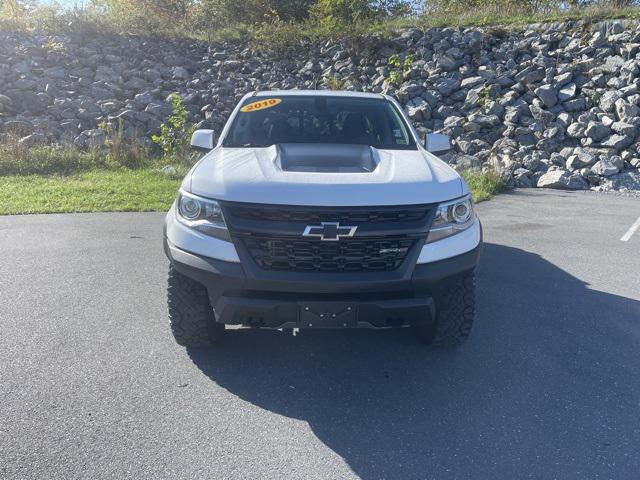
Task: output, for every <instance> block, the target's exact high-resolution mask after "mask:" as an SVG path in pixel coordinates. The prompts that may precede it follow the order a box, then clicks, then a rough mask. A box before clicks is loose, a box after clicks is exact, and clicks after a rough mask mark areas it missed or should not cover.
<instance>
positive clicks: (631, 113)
mask: <svg viewBox="0 0 640 480" xmlns="http://www.w3.org/2000/svg"><path fill="white" fill-rule="evenodd" d="M615 109H616V116H617V117H618V120H620V121H623V122H625V121H629V120H631V119H633V118H636V117H640V108H638V107H637V106H636V105H633V104H631V103H629V102H627V101H626V100H624V99H622V98H619V99H618V100H616V102H615Z"/></svg>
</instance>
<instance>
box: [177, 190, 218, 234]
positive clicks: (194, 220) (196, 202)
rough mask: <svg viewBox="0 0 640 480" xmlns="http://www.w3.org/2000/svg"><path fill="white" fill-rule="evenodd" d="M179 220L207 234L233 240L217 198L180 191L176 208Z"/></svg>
mask: <svg viewBox="0 0 640 480" xmlns="http://www.w3.org/2000/svg"><path fill="white" fill-rule="evenodd" d="M176 217H177V218H178V221H179V222H180V223H182V224H184V225H186V226H187V227H190V228H193V229H194V230H198V231H199V232H202V233H204V234H206V235H210V236H212V237H216V238H219V239H221V240H226V241H231V238H230V237H229V230H227V224H226V223H225V221H224V217H223V215H222V209H221V208H220V205H219V204H218V202H216V201H215V200H209V199H207V198H201V197H197V196H195V195H192V194H190V193H186V192H183V191H182V190H181V191H180V194H179V195H178V205H177V208H176Z"/></svg>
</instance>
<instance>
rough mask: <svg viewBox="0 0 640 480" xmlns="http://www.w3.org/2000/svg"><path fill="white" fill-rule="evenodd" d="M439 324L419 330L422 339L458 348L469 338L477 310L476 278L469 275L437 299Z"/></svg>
mask: <svg viewBox="0 0 640 480" xmlns="http://www.w3.org/2000/svg"><path fill="white" fill-rule="evenodd" d="M435 297H436V298H435V301H436V321H435V322H432V323H430V324H426V325H420V326H417V327H416V333H417V335H418V337H419V338H420V339H421V340H422V341H423V342H424V343H426V344H428V345H432V346H434V347H442V348H454V347H457V346H459V345H462V344H463V343H464V341H465V340H466V339H467V337H469V333H470V332H471V326H472V325H473V317H474V314H475V309H476V278H475V273H474V272H473V271H471V272H468V273H465V274H463V275H461V276H459V277H458V278H456V279H455V280H454V281H452V282H451V283H450V284H448V286H446V287H444V288H443V289H442V290H441V291H440V292H439V293H438V294H437V295H436V296H435Z"/></svg>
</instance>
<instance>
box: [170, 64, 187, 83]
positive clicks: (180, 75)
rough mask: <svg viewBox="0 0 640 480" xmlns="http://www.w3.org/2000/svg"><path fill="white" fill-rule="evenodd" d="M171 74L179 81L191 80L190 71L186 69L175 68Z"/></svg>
mask: <svg viewBox="0 0 640 480" xmlns="http://www.w3.org/2000/svg"><path fill="white" fill-rule="evenodd" d="M171 73H172V74H173V78H175V79H177V80H189V79H190V78H191V75H189V71H188V70H187V69H186V68H184V67H173V68H172V69H171Z"/></svg>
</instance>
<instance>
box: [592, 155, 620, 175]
mask: <svg viewBox="0 0 640 480" xmlns="http://www.w3.org/2000/svg"><path fill="white" fill-rule="evenodd" d="M616 163H617V162H615V160H612V159H610V158H603V159H602V160H599V161H598V162H596V164H595V165H594V166H593V167H591V171H592V172H593V173H595V174H596V175H600V176H603V177H608V176H610V175H615V174H616V173H618V172H620V168H618V165H617V164H616Z"/></svg>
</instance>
